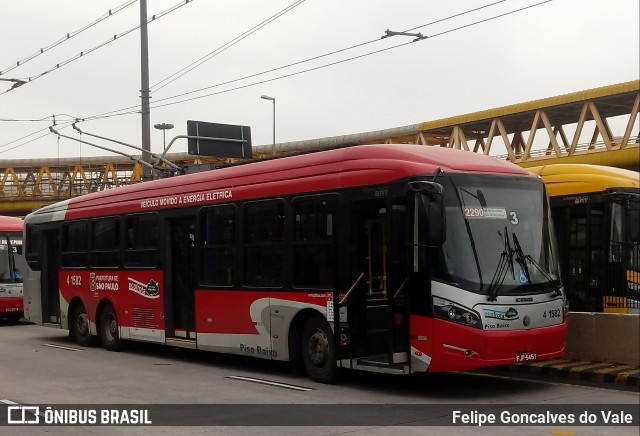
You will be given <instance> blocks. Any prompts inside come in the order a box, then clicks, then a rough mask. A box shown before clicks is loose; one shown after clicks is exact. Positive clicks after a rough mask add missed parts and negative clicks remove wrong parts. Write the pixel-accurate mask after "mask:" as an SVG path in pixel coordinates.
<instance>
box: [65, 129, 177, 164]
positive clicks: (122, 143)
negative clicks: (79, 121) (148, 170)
mask: <svg viewBox="0 0 640 436" xmlns="http://www.w3.org/2000/svg"><path fill="white" fill-rule="evenodd" d="M71 126H72V127H73V129H74V130H77V131H78V132H80V134H81V135H87V136H93V137H94V138H98V139H104V140H105V141H111V142H115V143H116V144H120V145H124V146H125V147H129V148H133V149H135V150H138V151H142V152H144V153H149V154H150V155H151V157H154V158H156V159H158V161H157V162H156V164H155V165H158V164H159V163H160V162H162V163H165V164H167V165H169V166H170V167H171V168H173V169H174V170H177V171H180V169H181V168H180V166H178V165H176V164H174V163H173V162H171V161H169V160H167V159H165V158H164V157H163V156H158V155H157V154H155V153H151V152H150V151H148V150H145V149H144V148H142V147H136V146H135V145H131V144H127V143H126V142H120V141H117V140H115V139H111V138H106V137H104V136H99V135H94V134H92V133H87V132H83V131H82V130H80V128H79V127H78V126H76V123H73V124H72V125H71Z"/></svg>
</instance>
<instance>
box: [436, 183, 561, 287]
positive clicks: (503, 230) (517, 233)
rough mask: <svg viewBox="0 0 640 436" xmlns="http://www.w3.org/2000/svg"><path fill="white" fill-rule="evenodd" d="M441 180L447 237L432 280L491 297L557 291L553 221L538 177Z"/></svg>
mask: <svg viewBox="0 0 640 436" xmlns="http://www.w3.org/2000/svg"><path fill="white" fill-rule="evenodd" d="M443 184H444V185H445V199H444V201H445V207H446V215H447V238H446V241H445V243H444V245H443V246H442V248H441V249H440V252H439V256H438V261H437V267H436V272H435V278H436V279H439V280H443V281H445V282H450V283H453V284H455V285H456V286H459V287H462V288H463V289H466V290H469V291H472V292H476V293H480V294H486V295H489V296H490V297H493V298H495V296H497V295H506V294H509V295H515V294H530V293H540V292H547V291H550V290H555V291H557V292H559V285H560V280H559V278H560V275H559V272H558V271H559V269H558V260H557V257H556V248H555V238H554V235H553V225H552V222H551V214H550V209H549V204H548V200H547V197H546V193H545V190H544V185H543V183H542V181H541V180H538V179H535V178H528V177H496V176H487V175H454V176H452V177H450V178H448V179H447V180H443Z"/></svg>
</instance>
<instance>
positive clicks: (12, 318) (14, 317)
mask: <svg viewBox="0 0 640 436" xmlns="http://www.w3.org/2000/svg"><path fill="white" fill-rule="evenodd" d="M6 316H7V321H9V322H10V323H11V324H17V323H18V322H19V321H20V319H22V312H16V313H9V314H7V315H6Z"/></svg>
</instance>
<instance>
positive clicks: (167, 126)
mask: <svg viewBox="0 0 640 436" xmlns="http://www.w3.org/2000/svg"><path fill="white" fill-rule="evenodd" d="M153 127H155V128H156V129H158V130H162V139H163V141H164V149H163V151H164V150H166V149H167V136H166V134H167V130H171V129H173V124H166V123H162V124H154V125H153Z"/></svg>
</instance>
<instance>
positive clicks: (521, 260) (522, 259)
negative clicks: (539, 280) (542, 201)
mask: <svg viewBox="0 0 640 436" xmlns="http://www.w3.org/2000/svg"><path fill="white" fill-rule="evenodd" d="M513 245H514V246H515V249H516V250H515V252H516V262H518V264H519V265H520V266H521V267H522V269H523V270H524V272H525V273H526V275H527V281H528V282H529V284H531V275H530V274H529V268H528V267H527V261H529V263H530V264H531V265H533V266H535V267H536V269H537V270H538V271H540V274H542V277H544V279H545V280H546V282H547V283H546V284H547V285H548V286H550V287H553V289H554V292H555V294H554V297H557V296H560V295H562V292H560V287H559V286H556V285H554V283H553V282H554V280H553V277H551V275H549V273H548V272H547V271H545V270H544V268H542V267H541V266H540V264H538V262H536V261H535V259H534V258H533V257H532V256H531V255H530V254H524V252H523V251H522V247H521V246H520V242H518V237H517V236H516V234H515V232H514V233H513Z"/></svg>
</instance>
